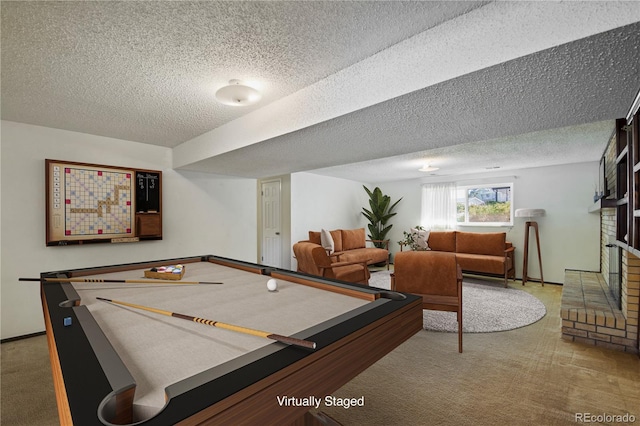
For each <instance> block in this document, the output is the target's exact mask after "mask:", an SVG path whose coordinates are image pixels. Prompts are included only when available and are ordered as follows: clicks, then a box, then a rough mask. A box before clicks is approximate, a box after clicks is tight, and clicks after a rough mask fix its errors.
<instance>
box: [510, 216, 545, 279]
mask: <svg viewBox="0 0 640 426" xmlns="http://www.w3.org/2000/svg"><path fill="white" fill-rule="evenodd" d="M544 214H545V211H544V209H517V210H516V217H526V218H529V220H527V221H526V222H525V224H524V261H523V264H522V285H525V284H526V283H527V281H528V280H529V275H528V273H527V267H528V266H529V233H530V232H529V230H530V228H533V229H534V230H535V234H536V244H537V246H538V264H539V265H540V282H541V283H542V285H543V286H544V278H543V276H542V255H541V254H540V234H539V233H538V222H536V221H532V220H531V218H532V217H540V216H544Z"/></svg>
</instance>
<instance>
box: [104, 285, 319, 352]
mask: <svg viewBox="0 0 640 426" xmlns="http://www.w3.org/2000/svg"><path fill="white" fill-rule="evenodd" d="M96 299H98V300H102V301H103V302H110V303H115V304H117V305H123V306H129V307H130V308H136V309H142V310H143V311H149V312H155V313H156V314H161V315H166V316H169V317H176V318H181V319H184V320H187V321H193V322H197V323H200V324H204V325H209V326H211V327H219V328H224V329H225V330H231V331H235V332H238V333H244V334H251V335H253V336H258V337H264V338H267V339H272V340H277V341H278V342H282V343H286V344H288V345H296V346H301V347H303V348H308V349H315V348H316V344H315V342H310V341H308V340H303V339H297V338H295V337H288V336H281V335H280V334H274V333H269V332H267V331H260V330H254V329H252V328H246V327H241V326H238V325H233V324H226V323H224V322H220V321H213V320H208V319H204V318H198V317H193V316H191V315H184V314H178V313H176V312H170V311H165V310H162V309H158V308H151V307H149V306H142V305H135V304H133V303H129V302H122V301H119V300H112V299H105V298H103V297H96Z"/></svg>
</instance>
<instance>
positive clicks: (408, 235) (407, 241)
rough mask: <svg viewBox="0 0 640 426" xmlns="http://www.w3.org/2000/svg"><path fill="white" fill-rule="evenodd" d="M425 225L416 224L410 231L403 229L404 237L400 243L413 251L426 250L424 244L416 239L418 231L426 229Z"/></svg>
mask: <svg viewBox="0 0 640 426" xmlns="http://www.w3.org/2000/svg"><path fill="white" fill-rule="evenodd" d="M424 230H425V229H424V227H423V226H420V225H416V226H414V227H413V228H412V229H411V231H410V232H407V231H403V232H402V233H403V234H404V238H403V239H401V240H400V241H398V244H400V245H404V246H408V247H409V248H410V249H411V250H413V251H424V250H427V248H425V247H424V246H423V245H421V244H419V243H418V241H416V239H417V238H418V234H417V232H416V231H424Z"/></svg>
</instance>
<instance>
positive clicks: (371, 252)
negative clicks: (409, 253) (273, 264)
mask: <svg viewBox="0 0 640 426" xmlns="http://www.w3.org/2000/svg"><path fill="white" fill-rule="evenodd" d="M330 234H331V237H332V239H333V244H334V250H333V253H332V255H334V259H335V261H338V262H352V263H360V262H366V263H367V265H374V264H378V263H385V264H386V265H387V269H388V268H389V241H388V240H386V241H383V243H384V245H385V248H377V247H367V246H366V244H367V242H374V241H373V240H367V239H366V235H365V231H364V228H358V229H336V230H333V231H330ZM320 235H321V232H319V231H309V239H308V240H304V241H298V242H297V243H296V244H294V255H295V257H296V260H297V262H298V272H305V273H307V274H312V275H321V274H320V272H319V271H318V267H317V266H316V264H315V263H314V261H313V256H312V254H311V251H312V250H313V248H314V247H322V242H321V237H320ZM302 243H306V244H302ZM296 246H297V247H296Z"/></svg>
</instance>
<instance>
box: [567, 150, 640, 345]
mask: <svg viewBox="0 0 640 426" xmlns="http://www.w3.org/2000/svg"><path fill="white" fill-rule="evenodd" d="M614 148H615V143H610V144H609V148H608V149H607V152H606V153H605V160H606V161H605V163H606V164H607V168H606V170H605V173H606V176H607V180H606V181H607V183H608V185H607V186H608V187H609V190H610V191H611V192H612V193H614V194H615V182H616V179H615V172H616V170H615V156H616V151H615V149H614ZM594 213H595V214H598V213H599V214H600V235H601V239H600V271H601V272H585V271H572V270H567V271H565V281H564V286H563V290H562V304H561V310H560V315H561V317H562V338H563V339H565V340H568V341H573V342H581V343H586V344H591V345H596V346H602V347H606V348H609V349H615V350H621V351H625V352H631V353H638V352H639V342H638V319H639V311H640V258H638V257H637V256H635V255H634V254H633V253H631V252H629V251H628V250H625V249H622V248H619V247H618V246H617V245H615V244H614V245H613V247H611V244H610V242H612V241H615V239H616V210H615V208H613V207H609V208H607V207H603V208H601V209H596V210H595V211H594ZM611 250H616V251H617V252H616V253H614V254H616V255H618V256H611V257H610V253H611ZM610 258H611V259H614V260H612V261H614V262H615V261H616V260H615V259H619V260H618V262H619V263H618V264H616V265H610ZM611 272H613V273H611ZM619 282H621V285H620V289H619V294H620V299H619V301H618V300H616V299H615V298H614V295H613V294H612V291H611V289H612V288H613V287H614V286H617V285H619V284H618V283H619ZM614 293H615V290H614Z"/></svg>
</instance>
